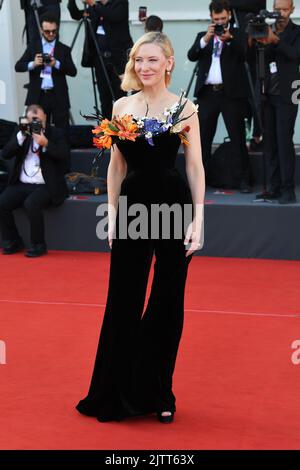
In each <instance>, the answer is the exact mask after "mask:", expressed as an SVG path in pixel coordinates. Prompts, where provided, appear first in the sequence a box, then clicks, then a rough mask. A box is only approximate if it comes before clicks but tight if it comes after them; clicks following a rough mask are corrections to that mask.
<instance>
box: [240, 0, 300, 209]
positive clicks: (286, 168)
mask: <svg viewBox="0 0 300 470" xmlns="http://www.w3.org/2000/svg"><path fill="white" fill-rule="evenodd" d="M293 11H294V4H293V1H292V0H275V1H274V12H277V13H278V14H280V18H278V19H277V20H276V22H275V23H274V25H273V26H272V27H270V26H268V25H265V26H264V25H263V24H262V26H261V29H262V32H261V33H259V25H258V27H255V23H257V24H258V22H257V21H256V19H255V18H252V19H251V20H250V29H249V46H250V51H251V52H252V53H254V52H255V49H256V48H255V47H254V46H255V43H256V44H257V43H259V44H263V45H264V46H265V50H264V53H265V54H264V56H265V94H264V97H265V101H264V109H265V137H264V140H265V155H266V157H267V160H268V164H269V165H268V166H269V173H270V189H269V191H267V193H266V194H265V197H266V198H267V199H271V200H273V199H274V200H278V202H279V203H280V204H291V203H294V202H295V201H296V195H295V158H296V155H295V147H294V142H293V135H294V128H295V122H296V117H297V112H298V103H297V101H296V102H293V97H292V95H293V93H294V91H295V89H294V88H293V82H294V81H296V80H299V79H300V73H299V62H300V26H297V25H296V24H294V23H293V22H292V20H291V19H290V16H291V14H292V13H293ZM262 23H263V22H262ZM264 28H265V33H264V32H263V30H264ZM256 36H262V37H256ZM254 37H256V38H255V39H254ZM258 197H260V196H258Z"/></svg>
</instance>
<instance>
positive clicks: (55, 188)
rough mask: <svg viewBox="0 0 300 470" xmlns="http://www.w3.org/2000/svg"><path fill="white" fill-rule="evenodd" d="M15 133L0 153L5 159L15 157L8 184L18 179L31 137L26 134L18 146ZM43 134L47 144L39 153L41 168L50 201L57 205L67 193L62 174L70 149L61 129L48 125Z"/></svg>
mask: <svg viewBox="0 0 300 470" xmlns="http://www.w3.org/2000/svg"><path fill="white" fill-rule="evenodd" d="M16 135H17V134H15V135H14V136H13V137H12V138H11V139H10V141H9V142H8V143H7V144H6V145H5V147H4V148H3V149H2V154H1V157H2V158H4V159H6V160H9V159H12V158H15V161H14V163H13V166H12V169H11V172H10V177H9V181H8V184H15V183H17V182H18V181H19V178H20V172H21V169H22V164H23V162H24V160H25V158H26V155H27V153H28V150H29V146H30V142H31V137H30V136H28V137H27V138H26V140H25V141H24V143H23V145H22V146H20V145H19V143H18V139H17V137H16ZM45 135H46V137H47V139H48V140H49V144H48V147H47V150H46V152H41V153H40V161H41V170H42V175H43V178H44V180H45V184H46V187H47V189H48V190H49V193H50V195H51V200H52V203H53V204H54V205H56V206H58V205H59V204H62V202H63V201H64V200H65V199H66V197H67V195H68V189H67V186H66V183H65V179H64V175H65V174H66V172H67V169H68V165H69V160H70V149H69V146H68V144H67V141H66V138H65V133H64V131H63V130H62V129H57V128H55V127H49V128H47V129H46V131H45Z"/></svg>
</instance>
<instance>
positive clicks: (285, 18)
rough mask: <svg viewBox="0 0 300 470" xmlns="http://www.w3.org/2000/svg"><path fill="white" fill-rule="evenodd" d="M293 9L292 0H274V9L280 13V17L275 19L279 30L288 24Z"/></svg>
mask: <svg viewBox="0 0 300 470" xmlns="http://www.w3.org/2000/svg"><path fill="white" fill-rule="evenodd" d="M294 9H295V7H294V1H293V0H274V11H277V12H278V13H280V16H281V19H280V20H278V21H277V25H278V27H279V28H280V29H281V30H283V29H285V27H286V26H287V25H288V23H289V21H290V16H291V14H292V13H293V12H294Z"/></svg>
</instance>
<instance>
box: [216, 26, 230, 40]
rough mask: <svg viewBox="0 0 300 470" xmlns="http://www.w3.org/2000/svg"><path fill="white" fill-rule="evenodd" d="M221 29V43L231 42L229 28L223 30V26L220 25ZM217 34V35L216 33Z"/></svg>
mask: <svg viewBox="0 0 300 470" xmlns="http://www.w3.org/2000/svg"><path fill="white" fill-rule="evenodd" d="M221 26H222V28H223V31H222V34H221V35H220V39H221V41H222V42H227V41H231V40H232V38H233V36H232V34H231V33H230V31H229V27H228V28H224V26H223V25H221ZM216 34H217V33H216Z"/></svg>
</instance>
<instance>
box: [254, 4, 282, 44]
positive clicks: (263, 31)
mask: <svg viewBox="0 0 300 470" xmlns="http://www.w3.org/2000/svg"><path fill="white" fill-rule="evenodd" d="M280 18H282V17H281V15H280V13H279V12H277V11H272V12H270V11H268V10H261V11H260V12H259V14H258V15H254V14H253V13H250V14H249V15H247V17H246V19H247V22H248V25H247V29H246V32H247V33H248V34H249V36H250V37H251V38H252V39H265V38H267V37H268V35H269V24H268V23H267V21H266V20H268V19H271V20H279V19H280Z"/></svg>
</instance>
